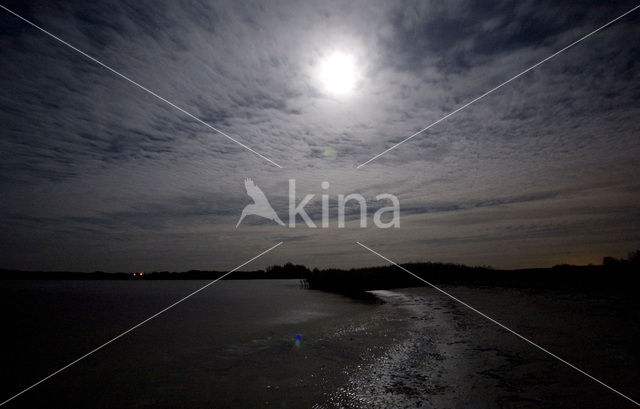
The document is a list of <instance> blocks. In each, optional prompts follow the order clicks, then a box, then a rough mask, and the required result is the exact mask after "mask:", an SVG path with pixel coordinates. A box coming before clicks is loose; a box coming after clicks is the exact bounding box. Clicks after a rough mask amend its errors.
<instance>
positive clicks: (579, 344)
mask: <svg viewBox="0 0 640 409" xmlns="http://www.w3.org/2000/svg"><path fill="white" fill-rule="evenodd" d="M205 283H206V282H203V281H42V282H38V281H1V282H0V291H1V294H2V298H1V299H2V308H1V309H0V311H1V316H2V323H3V340H4V348H3V350H2V356H1V361H0V364H1V365H2V370H3V382H2V384H1V385H0V386H1V388H0V389H1V393H2V396H0V398H2V400H4V399H6V398H8V397H10V396H12V395H13V394H15V393H17V392H19V391H20V390H22V389H24V388H25V387H27V386H29V385H31V384H33V383H35V382H36V381H38V380H40V379H42V378H43V377H45V376H47V375H48V374H50V373H51V372H53V371H55V370H56V369H59V368H61V367H62V366H64V365H66V364H67V363H69V362H70V361H72V360H74V359H76V358H78V357H80V356H82V355H83V354H85V353H86V352H88V351H90V350H92V349H93V348H95V347H96V346H98V345H101V344H102V343H104V342H105V341H106V340H108V339H111V338H112V337H114V336H115V335H118V334H119V333H121V332H122V331H124V330H126V329H128V328H130V327H131V326H132V325H134V324H136V323H138V322H140V321H142V320H144V319H145V318H147V317H148V316H150V315H152V314H154V313H156V312H158V311H159V310H161V309H163V308H164V307H166V306H168V305H170V304H171V303H173V302H175V301H176V300H178V299H180V298H182V297H183V296H185V295H187V294H189V293H190V292H192V291H194V290H195V289H197V288H199V287H201V286H202V285H204V284H205ZM448 290H449V291H451V292H452V293H453V294H455V295H456V296H459V297H460V298H462V299H464V300H466V301H468V302H469V303H471V304H472V305H474V306H476V307H477V308H479V309H480V310H482V311H484V312H486V313H487V314H489V315H491V316H492V317H494V318H496V319H498V320H500V321H501V322H503V323H505V324H507V325H508V326H510V327H511V328H513V329H515V330H517V331H518V332H520V333H522V334H523V335H525V336H527V337H529V338H531V339H532V340H534V341H536V342H538V343H540V344H541V345H543V346H545V347H547V348H549V349H550V350H552V351H553V352H555V353H557V354H558V355H560V356H561V357H563V358H565V359H567V360H568V361H570V362H572V363H574V364H576V365H577V366H579V367H580V368H582V369H584V370H586V371H587V372H589V373H590V374H592V375H594V376H596V377H597V378H599V379H601V380H602V381H604V382H606V383H608V384H609V385H611V386H613V387H615V388H617V389H619V390H620V391H621V392H624V393H626V394H628V395H629V396H630V397H632V398H635V399H636V400H637V398H639V397H640V388H639V387H638V384H639V383H638V382H637V378H638V374H639V370H640V349H639V347H638V345H640V343H639V342H638V341H639V337H640V329H639V328H640V327H639V325H638V324H639V323H640V320H639V319H638V317H639V314H640V312H639V310H638V305H639V304H638V302H637V300H635V299H633V298H629V297H617V296H611V295H608V296H604V295H593V294H567V293H562V292H533V291H524V290H508V289H479V288H467V287H452V288H449V289H448ZM378 295H379V296H380V297H381V298H383V299H385V300H386V301H387V302H386V303H385V304H383V305H377V304H366V303H361V302H357V301H352V300H350V299H348V298H344V297H342V296H338V295H334V294H329V293H323V292H318V291H310V290H305V289H301V288H300V287H299V285H298V282H297V281H295V280H292V281H289V280H284V281H277V280H273V281H272V280H261V281H222V282H219V283H216V284H215V285H213V286H211V287H209V288H207V289H206V290H204V291H203V292H201V293H199V294H197V295H195V296H194V297H192V298H190V299H188V300H187V301H185V302H184V303H182V304H180V305H178V306H176V307H175V308H174V309H171V310H169V311H168V312H166V313H165V314H163V315H161V316H159V317H157V318H156V319H154V320H152V321H150V322H148V323H147V324H145V325H144V326H141V327H140V328H138V329H136V330H135V331H133V332H131V333H129V334H127V335H126V336H124V337H122V338H121V339H119V340H117V341H116V342H114V343H113V344H110V345H108V346H107V347H105V348H104V349H102V350H100V351H98V352H96V353H95V354H93V355H91V356H90V357H88V358H87V359H85V360H82V361H80V362H79V363H77V364H76V365H73V366H72V367H70V368H68V369H66V370H65V371H63V372H61V373H60V374H58V375H56V376H55V377H52V378H51V379H49V380H47V381H46V382H44V383H42V384H40V385H38V386H37V387H35V388H34V389H32V390H30V391H29V392H27V393H25V394H24V395H22V396H20V397H18V398H16V399H15V400H13V401H12V402H10V403H9V404H7V406H6V407H65V408H180V407H182V408H218V407H219V408H254V407H267V408H269V407H273V408H283V407H287V408H308V407H313V408H316V409H321V408H367V409H370V408H405V407H406V408H416V407H422V408H540V407H545V408H556V407H594V408H627V407H632V406H633V405H632V404H631V403H630V402H629V401H625V400H624V399H623V398H621V397H619V396H618V395H616V394H614V393H613V392H611V391H609V390H607V389H606V388H604V387H602V386H601V385H599V384H597V383H595V382H594V381H592V380H590V379H588V378H586V377H585V376H583V375H581V374H579V373H577V372H576V371H575V370H573V369H571V368H569V367H567V366H566V365H564V364H562V363H560V362H558V361H557V360H555V359H553V358H550V357H549V356H548V355H546V354H544V353H542V352H540V351H538V350H536V349H535V348H533V347H531V346H530V345H528V344H526V343H525V342H523V341H522V340H520V339H518V338H516V337H515V336H513V335H512V334H509V333H507V332H505V331H504V330H501V329H500V328H499V327H497V326H495V325H494V324H491V323H489V322H487V321H486V320H485V319H484V318H482V317H479V316H478V315H476V314H475V313H472V312H470V311H469V310H467V309H466V308H465V307H462V306H460V305H458V304H455V303H454V302H452V301H451V300H449V299H447V298H444V297H443V296H442V295H440V294H438V293H435V292H434V291H433V290H431V289H428V288H412V289H401V290H396V291H392V292H380V293H378ZM298 334H299V335H300V337H301V338H300V341H299V342H296V336H297V335H298Z"/></svg>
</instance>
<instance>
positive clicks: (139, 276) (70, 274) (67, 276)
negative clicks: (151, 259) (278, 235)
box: [0, 263, 311, 280]
mask: <svg viewBox="0 0 640 409" xmlns="http://www.w3.org/2000/svg"><path fill="white" fill-rule="evenodd" d="M224 274H227V271H205V270H189V271H184V272H169V271H153V272H142V271H137V272H133V273H122V272H120V273H105V272H104V271H94V272H92V273H83V272H74V271H21V270H5V269H0V279H4V280H215V279H217V278H219V277H221V276H223V275H224ZM310 274H311V271H310V270H309V269H308V268H307V267H305V266H301V265H294V264H292V263H287V264H285V265H284V266H271V267H267V269H266V270H256V271H234V272H233V273H231V274H229V275H227V276H226V277H224V278H223V280H258V279H306V278H307V277H309V275H310Z"/></svg>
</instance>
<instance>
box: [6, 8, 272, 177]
mask: <svg viewBox="0 0 640 409" xmlns="http://www.w3.org/2000/svg"><path fill="white" fill-rule="evenodd" d="M0 7H1V8H3V9H4V10H6V11H8V12H9V13H11V14H13V15H14V16H16V17H18V18H19V19H20V20H22V21H24V22H25V23H27V24H29V25H31V26H33V27H35V28H37V29H38V30H40V31H42V32H43V33H45V34H46V35H48V36H49V37H51V38H53V39H55V40H57V41H59V42H61V43H62V44H64V45H66V46H67V47H69V48H71V49H72V50H74V51H76V52H78V53H80V54H82V55H83V56H85V57H86V58H88V59H90V60H91V61H93V62H94V63H96V64H98V65H100V66H102V67H104V68H106V69H107V70H109V71H111V72H112V73H114V74H116V75H117V76H119V77H121V78H123V79H125V80H127V81H129V82H130V83H132V84H133V85H135V86H136V87H138V88H140V89H142V90H144V91H146V92H147V93H149V94H151V95H153V96H154V97H156V98H158V99H159V100H160V101H162V102H165V103H167V104H169V105H171V106H172V107H173V108H175V109H177V110H178V111H180V112H182V113H183V114H185V115H187V116H189V117H190V118H192V119H194V120H196V121H198V122H200V123H201V124H202V125H204V126H206V127H208V128H210V129H212V130H214V131H215V132H217V133H219V134H220V135H222V136H224V137H226V138H227V139H229V140H231V141H233V142H235V143H237V144H238V145H240V146H242V147H243V148H245V149H246V150H248V151H250V152H253V153H254V154H256V155H258V156H259V157H261V158H262V159H264V160H266V161H268V162H270V163H271V164H273V165H275V166H277V167H279V168H282V166H280V165H278V164H277V163H275V162H274V161H272V160H271V159H269V158H267V157H266V156H264V155H262V154H261V153H258V152H256V151H255V150H253V149H251V148H250V147H248V146H247V145H245V144H244V143H242V142H240V141H238V140H237V139H235V138H232V137H231V136H229V135H227V134H226V133H224V132H222V131H221V130H219V129H218V128H215V127H213V126H212V125H210V124H208V123H207V122H205V121H203V120H202V119H200V118H198V117H197V116H195V115H193V114H192V113H190V112H188V111H186V110H184V109H182V108H180V107H179V106H177V105H176V104H174V103H173V102H171V101H168V100H166V99H165V98H163V97H161V96H160V95H158V94H156V93H155V92H153V91H151V90H150V89H148V88H146V87H144V86H143V85H140V84H139V83H137V82H135V81H134V80H132V79H131V78H129V77H127V76H126V75H124V74H122V73H120V72H118V71H116V70H115V69H113V68H111V67H109V66H108V65H106V64H104V63H102V62H100V61H98V60H97V59H95V58H93V57H92V56H90V55H89V54H87V53H85V52H84V51H82V50H80V49H78V48H76V47H74V46H72V45H71V44H69V43H67V42H66V41H64V40H63V39H61V38H60V37H57V36H56V35H54V34H51V33H50V32H48V31H47V30H45V29H44V28H42V27H40V26H39V25H37V24H35V23H33V22H31V21H30V20H27V19H26V18H24V17H22V16H21V15H19V14H18V13H16V12H14V11H11V10H9V9H8V8H6V7H5V6H3V5H2V4H0Z"/></svg>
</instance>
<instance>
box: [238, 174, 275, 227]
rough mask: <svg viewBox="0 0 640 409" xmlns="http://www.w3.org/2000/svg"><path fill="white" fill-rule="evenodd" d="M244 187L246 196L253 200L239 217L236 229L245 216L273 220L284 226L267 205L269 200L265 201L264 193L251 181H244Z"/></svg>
mask: <svg viewBox="0 0 640 409" xmlns="http://www.w3.org/2000/svg"><path fill="white" fill-rule="evenodd" d="M244 187H245V188H246V189H247V194H248V195H249V197H250V198H252V199H253V203H251V204H249V205H247V206H246V207H245V208H244V209H243V210H242V215H241V216H240V220H238V223H237V224H236V229H237V228H238V226H240V223H241V222H242V220H243V219H244V218H245V217H246V216H251V215H254V216H260V217H264V218H266V219H269V220H273V221H274V222H276V223H278V224H279V225H280V226H284V225H285V224H284V223H283V222H282V220H280V218H279V217H278V214H277V213H276V212H275V210H273V207H271V205H270V204H269V200H267V196H265V195H264V192H263V191H262V190H261V189H260V188H259V187H258V186H256V184H255V183H253V180H251V179H245V180H244Z"/></svg>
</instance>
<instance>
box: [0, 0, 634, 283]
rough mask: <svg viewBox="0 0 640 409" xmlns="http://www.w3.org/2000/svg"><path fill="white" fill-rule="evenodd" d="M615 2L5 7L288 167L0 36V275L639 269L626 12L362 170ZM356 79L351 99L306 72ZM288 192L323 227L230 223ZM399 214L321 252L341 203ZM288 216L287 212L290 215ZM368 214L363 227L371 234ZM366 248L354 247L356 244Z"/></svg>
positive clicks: (630, 30) (61, 57)
mask: <svg viewBox="0 0 640 409" xmlns="http://www.w3.org/2000/svg"><path fill="white" fill-rule="evenodd" d="M634 5H635V4H634V3H633V2H625V1H621V2H607V3H606V4H605V3H602V2H584V3H580V4H573V3H572V4H571V5H565V4H564V3H558V2H544V1H543V2H528V1H524V2H522V1H520V2H502V3H495V4H492V5H489V4H486V2H473V1H456V2H447V3H446V4H443V3H441V2H392V3H388V2H381V3H374V2H370V1H363V2H316V3H315V4H314V3H311V2H300V3H290V2H269V4H268V5H267V4H266V3H260V2H256V3H248V2H242V4H240V3H239V2H214V3H211V2H201V1H187V2H179V3H178V2H170V1H153V2H150V1H149V2H140V1H137V2H123V1H117V2H107V1H105V2H99V3H96V4H94V3H86V2H61V3H56V4H52V3H50V2H37V1H29V2H13V3H11V2H10V3H8V4H6V6H7V7H8V8H10V9H13V10H14V11H16V12H18V13H20V14H21V15H23V16H25V17H26V18H29V19H31V20H32V21H34V22H36V23H37V24H40V25H41V26H42V27H44V28H46V29H47V30H49V31H51V32H52V33H54V34H56V35H58V36H59V37H61V38H63V39H64V40H65V41H68V42H69V43H71V44H73V45H74V46H76V47H78V48H79V49H82V50H84V51H86V52H87V53H88V54H90V55H92V56H94V57H96V58H97V59H99V60H100V61H102V62H104V63H105V64H107V65H109V66H111V67H113V68H114V69H117V70H118V71H120V72H122V73H123V74H125V75H127V76H129V77H130V78H132V79H133V80H135V81H137V82H139V83H140V84H142V85H144V86H145V87H147V88H149V89H151V90H153V91H154V92H157V93H158V94H159V95H161V96H163V97H165V98H167V99H168V100H170V101H172V102H173V103H175V104H176V105H178V106H180V107H182V108H184V109H186V110H187V111H189V112H191V113H193V114H194V115H196V116H198V117H199V118H201V119H202V120H204V121H206V122H208V123H210V124H211V125H213V126H215V127H217V128H218V129H221V130H223V131H224V132H227V133H228V134H229V135H231V136H232V137H234V138H237V139H238V140H240V141H242V142H243V143H245V144H247V145H248V146H250V147H252V148H253V149H255V150H256V151H258V152H260V153H262V154H264V155H266V156H268V157H269V158H272V159H273V160H275V161H276V162H277V163H279V164H281V165H282V166H283V169H278V168H276V167H274V166H272V165H270V164H269V163H267V162H265V161H263V160H262V159H260V158H259V157H257V156H255V155H253V154H252V153H250V152H248V151H246V150H244V149H243V148H242V147H240V146H238V145H236V144H234V143H232V142H230V141H229V140H228V139H226V138H224V137H222V136H220V135H218V134H216V133H214V132H212V131H211V130H210V129H208V128H206V127H205V126H203V125H202V124H199V123H198V122H196V121H194V120H193V119H191V118H189V117H187V116H185V115H184V114H182V113H180V112H179V111H177V110H175V109H174V108H172V107H170V106H168V105H167V104H165V103H163V102H161V101H159V100H157V99H155V98H153V97H152V96H150V95H149V94H147V93H145V92H144V91H142V90H140V89H138V88H136V87H134V86H133V85H132V84H130V83H128V82H126V81H124V80H123V79H122V78H119V77H117V76H115V75H114V74H112V73H110V72H108V71H107V70H105V69H104V68H102V67H100V66H98V65H96V64H94V63H92V62H90V61H88V60H87V59H86V58H84V57H82V56H81V55H79V54H78V53H76V52H74V51H73V50H70V49H69V48H66V47H64V46H63V45H61V44H60V43H58V42H56V41H55V40H53V39H51V38H49V37H47V36H45V35H44V34H43V33H41V32H38V31H37V30H35V29H33V28H32V27H29V26H28V25H26V24H25V23H23V22H21V21H20V20H18V19H17V18H15V17H14V16H12V15H10V14H9V13H7V12H4V11H2V13H0V47H1V49H2V55H3V56H2V59H0V72H2V74H1V75H0V119H1V121H0V122H1V123H2V138H1V139H0V155H1V161H0V184H1V185H2V195H1V196H0V217H1V220H2V225H3V229H2V233H1V234H0V248H1V249H2V251H1V253H2V256H1V260H0V267H4V268H25V269H67V270H96V269H101V270H107V271H116V270H123V271H131V270H154V269H159V270H185V269H190V268H198V269H213V268H216V269H222V268H231V267H234V266H235V265H238V264H240V263H242V262H243V261H244V260H246V259H248V258H251V257H252V256H253V255H255V254H257V253H259V252H260V251H262V250H263V249H266V248H268V247H270V246H271V245H272V244H273V242H274V241H280V240H282V241H285V242H286V243H285V245H284V246H281V247H280V248H278V249H277V251H275V252H274V254H269V255H267V256H266V257H265V259H263V260H260V262H259V263H258V264H256V267H259V266H264V265H268V264H272V263H283V262H285V261H289V260H290V261H293V262H296V263H305V264H308V265H310V266H318V267H326V266H340V267H349V266H359V265H367V264H379V260H375V259H372V258H371V256H370V255H367V254H365V253H363V251H362V249H361V248H359V247H358V246H356V245H355V243H354V242H355V241H356V240H359V241H362V242H364V243H365V244H367V245H371V246H372V247H373V248H374V249H377V250H380V251H381V252H383V253H385V254H387V255H389V256H390V257H392V258H394V259H396V260H398V261H415V260H437V261H453V262H464V263H469V264H489V265H494V266H498V267H522V266H548V265H553V264H556V263H563V262H571V263H589V262H599V260H600V258H601V257H602V256H603V255H607V254H610V255H614V256H621V255H625V254H626V252H627V251H630V250H633V249H635V248H638V247H640V235H639V234H638V232H639V231H640V205H639V203H640V201H639V200H638V199H639V193H640V182H638V179H637V175H638V174H639V170H640V169H639V168H640V166H639V165H638V164H639V163H640V161H639V160H638V159H640V148H639V147H638V140H639V139H638V136H639V134H640V122H638V121H637V118H638V117H640V108H639V107H640V105H639V104H638V101H639V99H640V81H639V79H640V78H639V75H640V74H638V73H639V72H640V70H639V69H638V68H639V67H638V61H640V42H638V40H637V39H638V38H640V24H638V23H640V12H636V13H634V14H631V15H629V16H627V17H625V18H624V19H622V20H621V21H619V22H617V23H616V24H614V25H612V26H611V27H609V28H607V29H605V30H603V31H602V32H600V33H598V34H597V35H594V36H593V37H592V38H589V39H588V40H586V41H585V42H583V43H581V44H579V45H577V46H576V47H574V48H572V49H570V50H568V51H567V52H565V53H563V54H561V55H559V56H557V57H555V58H554V59H553V60H551V61H549V62H548V63H546V64H545V65H543V66H540V67H538V68H537V69H535V70H534V71H532V72H530V73H528V74H526V75H524V76H523V77H521V78H518V79H517V80H516V81H514V82H513V83H511V84H509V85H508V86H506V87H504V88H502V89H500V90H499V91H497V92H496V93H494V94H491V95H490V96H488V97H486V98H484V99H482V100H481V101H479V102H478V103H476V104H474V105H472V106H471V107H469V108H468V109H466V110H464V111H462V112H460V113H458V114H456V115H455V116H453V117H451V118H449V119H448V120H446V121H444V122H442V123H440V124H438V125H436V126H435V127H433V128H432V129H430V130H429V131H428V132H425V133H424V134H422V135H420V136H418V137H416V138H414V139H412V140H411V141H409V142H407V143H405V144H403V145H402V146H401V147H399V148H398V149H396V150H394V151H391V152H390V153H389V154H387V155H385V156H383V157H381V158H379V159H378V160H376V161H374V162H371V163H370V164H368V165H366V166H365V167H363V168H361V169H358V170H356V169H355V165H357V164H359V163H362V162H364V161H366V160H368V159H369V158H371V157H372V156H373V155H375V154H377V153H379V152H381V151H382V150H384V149H386V148H388V147H390V146H391V145H392V144H393V143H396V142H399V141H401V140H402V139H404V138H406V137H407V136H409V135H411V134H413V133H414V132H416V131H417V130H419V129H422V128H424V127H425V126H426V125H428V124H430V123H431V122H433V121H435V120H437V119H439V118H440V117H442V116H443V115H446V114H447V113H448V112H451V111H452V110H454V109H456V108H457V107H459V106H460V105H462V104H464V103H465V102H467V101H469V100H470V99H473V98H475V97H476V96H478V95H480V94H482V93H484V92H485V91H487V90H489V89H491V88H493V87H494V86H496V85H498V84H499V83H501V82H502V81H504V80H506V79H508V78H510V77H511V76H513V75H515V74H517V73H519V72H521V71H522V70H524V69H525V68H528V67H529V66H531V65H532V64H534V63H536V62H537V61H539V60H541V59H542V58H545V57H546V56H548V55H550V54H552V53H553V52H555V51H556V50H558V49H560V48H562V47H564V46H565V45H567V44H569V43H571V42H572V41H574V40H575V39H577V38H579V37H581V36H582V35H584V34H586V33H588V32H590V31H592V30H594V29H595V28H597V27H599V26H601V25H602V24H604V23H606V22H607V21H609V20H611V19H613V18H615V17H616V16H618V15H620V14H622V13H623V12H624V11H626V10H628V9H630V8H631V7H633V6H634ZM336 50H339V51H345V52H348V53H350V54H352V55H353V56H354V57H355V60H356V62H357V66H358V67H359V71H360V77H359V82H358V84H357V87H356V89H355V90H354V91H353V92H352V93H351V94H350V95H348V96H344V97H336V96H331V95H329V94H327V93H325V90H323V89H322V85H321V82H320V81H319V80H318V76H317V71H318V67H319V65H320V64H321V62H322V61H323V58H326V56H328V55H330V54H331V53H332V52H333V51H336ZM246 177H251V178H253V179H254V180H255V181H256V183H257V184H258V186H260V187H261V188H262V190H263V191H264V192H265V193H266V194H267V196H268V197H269V200H270V201H271V204H272V205H273V206H274V208H275V209H276V211H278V212H279V213H280V215H281V217H282V218H283V220H285V221H286V215H287V206H288V202H287V193H288V184H287V181H288V179H289V178H295V179H296V180H297V188H298V195H299V197H302V196H304V194H307V193H315V194H316V197H315V198H316V199H317V200H316V201H314V202H313V203H311V204H310V205H309V206H308V212H309V213H310V214H311V215H312V216H313V217H314V218H315V220H319V219H320V217H321V216H320V215H321V202H320V195H321V194H322V193H324V192H323V191H322V189H321V188H320V183H321V182H322V181H329V182H330V184H331V187H330V188H329V190H328V191H327V193H328V194H330V197H331V205H332V227H331V228H329V229H308V228H306V227H303V226H300V228H296V229H287V228H282V227H280V226H277V225H272V224H269V223H268V222H263V221H261V220H259V219H247V220H246V222H247V223H246V224H245V222H243V225H241V227H240V228H239V229H238V230H235V229H234V226H235V223H236V222H237V219H238V217H239V215H240V212H241V211H242V208H243V207H244V206H245V205H246V204H248V203H249V198H248V197H247V196H246V194H245V191H244V186H243V180H244V178H246ZM349 193H361V194H363V195H364V196H365V197H367V199H368V200H369V204H370V205H371V206H374V205H375V201H374V200H373V198H374V197H375V196H376V195H377V194H380V193H392V194H395V195H397V196H398V197H399V198H400V202H401V207H402V213H401V228H400V229H386V230H379V229H375V228H374V227H369V228H367V229H359V228H358V227H357V225H356V224H355V223H350V224H348V227H347V228H345V229H338V228H337V217H336V215H335V206H336V200H337V195H338V194H349ZM298 200H300V199H298ZM372 213H373V212H372V211H370V217H372ZM370 225H371V223H370Z"/></svg>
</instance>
